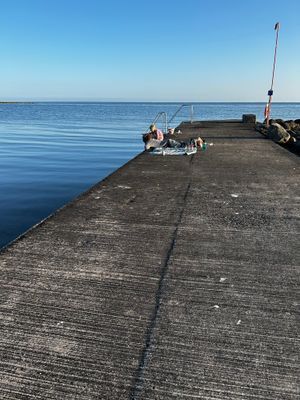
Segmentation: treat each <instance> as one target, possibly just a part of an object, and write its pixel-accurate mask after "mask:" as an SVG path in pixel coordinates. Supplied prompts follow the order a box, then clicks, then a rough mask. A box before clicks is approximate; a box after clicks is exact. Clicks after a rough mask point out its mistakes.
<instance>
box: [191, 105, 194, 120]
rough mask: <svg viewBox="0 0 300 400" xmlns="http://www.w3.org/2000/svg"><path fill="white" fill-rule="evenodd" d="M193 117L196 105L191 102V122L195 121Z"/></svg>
mask: <svg viewBox="0 0 300 400" xmlns="http://www.w3.org/2000/svg"><path fill="white" fill-rule="evenodd" d="M193 119H194V106H193V104H191V123H193Z"/></svg>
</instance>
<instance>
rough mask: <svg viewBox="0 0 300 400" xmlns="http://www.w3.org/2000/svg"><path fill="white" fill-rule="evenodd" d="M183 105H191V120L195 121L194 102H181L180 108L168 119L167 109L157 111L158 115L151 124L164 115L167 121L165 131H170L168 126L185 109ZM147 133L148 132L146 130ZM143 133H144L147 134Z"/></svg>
mask: <svg viewBox="0 0 300 400" xmlns="http://www.w3.org/2000/svg"><path fill="white" fill-rule="evenodd" d="M183 107H191V111H190V117H191V119H190V122H191V123H192V122H193V118H194V105H193V104H189V103H188V104H187V103H184V104H181V105H180V106H179V108H178V109H177V110H176V111H175V113H174V114H173V115H172V117H171V118H170V119H169V121H168V115H167V113H166V112H165V111H160V112H159V113H157V115H156V117H155V118H154V120H153V122H152V123H151V125H154V124H155V123H156V122H157V121H158V120H159V119H160V118H161V117H164V121H165V133H168V127H169V124H170V123H171V122H172V121H173V119H174V118H175V117H176V115H177V114H178V113H179V112H180V111H181V110H182V109H183ZM145 133H147V132H145ZM145 133H143V135H144V134H145Z"/></svg>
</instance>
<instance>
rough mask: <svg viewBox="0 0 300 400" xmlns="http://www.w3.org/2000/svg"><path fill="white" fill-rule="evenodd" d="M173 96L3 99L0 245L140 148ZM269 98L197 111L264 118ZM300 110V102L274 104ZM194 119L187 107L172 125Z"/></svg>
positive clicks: (283, 110) (280, 113)
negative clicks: (152, 99)
mask: <svg viewBox="0 0 300 400" xmlns="http://www.w3.org/2000/svg"><path fill="white" fill-rule="evenodd" d="M178 106H179V104H175V103H33V104H0V248H1V247H2V246H4V245H5V244H7V243H8V242H10V241H11V240H13V239H14V238H16V237H17V236H18V235H20V234H21V233H22V232H24V231H25V230H27V229H28V228H29V227H30V226H32V225H33V224H35V223H37V222H39V221H40V220H41V219H43V218H45V217H46V216H47V215H49V214H50V213H51V212H53V211H54V210H55V209H57V208H58V207H60V206H62V205H64V204H65V203H66V202H68V201H69V200H70V199H72V198H74V197H75V196H77V195H78V194H79V193H81V192H83V191H84V190H86V189H87V188H89V187H90V186H91V185H92V184H94V183H96V182H98V181H99V180H101V179H102V178H104V177H105V176H107V175H108V174H109V173H111V172H113V171H114V170H115V169H116V168H118V167H119V166H121V165H122V164H124V163H125V162H126V161H128V160H129V159H131V158H132V157H133V156H134V155H136V154H137V153H139V152H140V151H142V149H143V145H142V142H141V133H142V132H144V131H145V130H146V129H147V127H148V126H149V124H150V122H151V121H152V120H153V119H154V117H155V115H156V114H157V113H158V112H160V111H166V112H167V113H168V115H169V116H171V115H172V114H173V113H174V112H175V111H176V110H177V108H178ZM263 109H264V104H259V103H218V104H216V103H199V104H195V106H194V111H195V119H202V120H203V119H227V118H241V116H242V114H243V113H254V114H256V115H257V117H258V119H259V120H263ZM272 110H273V115H274V116H276V118H283V119H295V118H300V103H297V104H296V103H291V104H288V103H281V104H279V103H277V104H274V105H273V109H272ZM187 119H189V114H188V109H184V110H182V112H181V113H180V114H179V115H178V117H177V119H175V120H174V123H173V126H176V124H178V123H179V122H180V121H182V120H187Z"/></svg>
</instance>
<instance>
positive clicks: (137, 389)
mask: <svg viewBox="0 0 300 400" xmlns="http://www.w3.org/2000/svg"><path fill="white" fill-rule="evenodd" d="M193 159H194V154H193V155H192V156H191V160H190V168H191V167H192V163H193ZM190 188H191V180H189V182H188V185H187V187H186V189H185V192H184V196H183V202H182V207H181V210H180V213H179V216H178V220H177V222H176V224H175V229H174V232H173V234H172V239H171V245H170V248H169V250H168V252H167V255H166V258H165V262H164V263H163V265H162V268H161V272H160V279H159V283H158V288H157V292H156V295H155V307H154V311H153V315H152V318H151V321H150V324H149V327H148V330H147V334H146V339H145V346H144V348H143V352H142V355H141V359H140V363H139V366H138V369H137V373H136V377H135V380H134V384H133V387H132V389H131V392H130V400H138V399H139V397H140V394H141V392H142V389H143V387H144V381H145V379H144V378H145V370H146V368H147V365H148V362H149V360H150V357H151V353H152V351H153V349H154V347H155V341H154V331H155V328H156V325H157V322H158V319H159V315H160V308H161V304H162V297H163V294H164V292H165V283H166V275H167V272H168V270H169V264H170V258H171V255H172V253H173V250H174V247H175V244H176V239H177V234H178V229H179V226H180V224H181V221H182V217H183V213H184V210H185V205H186V199H187V196H188V193H189V191H190Z"/></svg>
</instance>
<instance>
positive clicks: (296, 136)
mask: <svg viewBox="0 0 300 400" xmlns="http://www.w3.org/2000/svg"><path fill="white" fill-rule="evenodd" d="M256 130H257V131H259V132H261V133H262V134H263V135H265V136H266V137H267V138H268V139H271V140H273V141H274V142H276V143H278V144H280V145H281V146H284V147H287V148H288V149H289V150H291V151H293V152H294V153H297V154H300V119H295V120H287V121H284V120H283V119H270V121H269V127H267V124H266V120H265V121H264V122H263V123H261V122H257V123H256Z"/></svg>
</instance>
